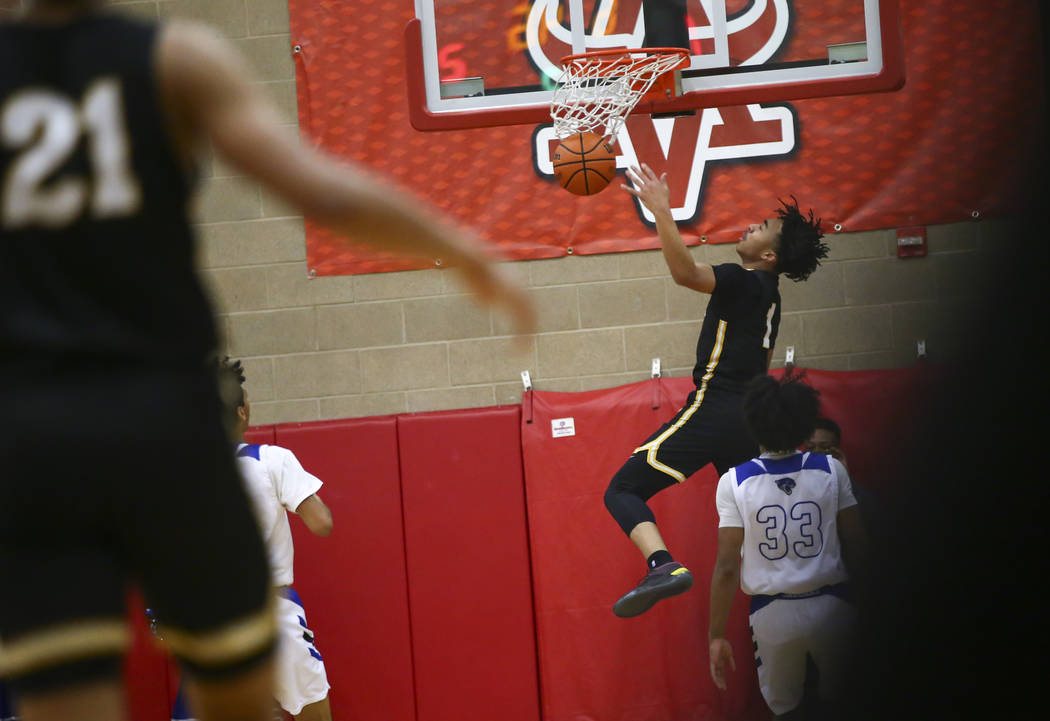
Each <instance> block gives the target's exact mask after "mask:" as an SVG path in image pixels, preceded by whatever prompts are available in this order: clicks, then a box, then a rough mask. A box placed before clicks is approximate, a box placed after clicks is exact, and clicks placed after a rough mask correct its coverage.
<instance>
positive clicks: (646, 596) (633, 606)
mask: <svg viewBox="0 0 1050 721" xmlns="http://www.w3.org/2000/svg"><path fill="white" fill-rule="evenodd" d="M669 578H670V579H671V580H670V581H669V582H668V583H666V584H664V585H662V586H656V587H650V588H647V589H645V590H643V591H638V590H633V591H629V592H628V593H626V594H624V596H623V597H622V598H620V600H619V601H617V602H616V603H615V604H613V613H614V614H616V615H617V616H619V617H620V618H631V617H632V616H640V615H641V614H643V613H645V612H646V611H648V610H649V609H650V608H652V607H653V606H655V605H656V603H657V601H662V600H663V599H665V598H670V597H671V596H677V595H678V594H680V593H685V592H686V591H688V590H689V589H690V588H692V587H693V574H692V573H690V572H689V571H686V572H685V573H679V574H678V575H676V576H669Z"/></svg>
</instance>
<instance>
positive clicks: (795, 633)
mask: <svg viewBox="0 0 1050 721" xmlns="http://www.w3.org/2000/svg"><path fill="white" fill-rule="evenodd" d="M819 407H820V404H819V400H818V393H817V391H816V390H815V389H814V388H812V387H811V386H809V385H806V384H805V383H803V382H802V379H801V377H799V376H796V375H791V374H788V375H786V376H785V377H784V378H783V379H782V380H779V381H778V380H776V379H775V378H773V377H771V376H768V375H762V376H759V377H757V378H755V379H754V380H753V381H752V382H751V383H750V385H749V387H748V392H747V395H746V398H745V400H744V410H745V414H746V418H747V424H748V427H749V428H750V429H751V432H752V433H753V434H754V437H755V439H756V440H757V441H758V443H759V446H760V447H761V451H762V453H761V455H759V456H758V457H757V458H753V459H751V460H750V461H747V462H746V463H744V464H742V465H739V466H736V467H735V468H731V469H730V470H729V471H728V472H727V473H725V474H724V475H723V476H722V477H721V479H720V480H719V482H718V490H717V491H716V495H715V502H716V504H717V506H718V517H719V527H718V557H717V560H716V562H715V568H714V571H713V573H712V575H711V617H710V624H709V626H708V640H709V645H710V647H709V652H710V662H711V677H712V678H713V679H714V682H715V685H716V686H718V688H720V689H723V690H724V689H725V688H726V666H727V665H729V666H730V667H731V668H734V669H735V661H734V659H733V649H732V647H731V646H730V644H729V641H727V640H726V637H725V633H726V624H727V623H728V620H729V610H730V607H731V606H732V603H733V597H734V596H735V594H736V589H737V586H738V585H739V586H740V587H741V588H742V589H743V591H744V593H746V594H748V595H750V596H751V613H750V626H751V629H752V631H751V632H752V637H753V639H754V649H755V664H756V665H757V666H758V682H759V687H760V688H761V690H762V696H763V697H764V698H765V700H766V703H767V704H768V705H769V708H770V709H771V710H772V711H773V713H775V714H776V715H777V716H785V715H787V714H789V713H791V714H792V715H791V716H789V718H803V717H806V718H810V716H803V714H807V713H811V711H810V710H808V709H806V710H799V708H798V707H799V705H800V704H801V702H802V696H803V688H804V684H805V680H806V662H807V657H809V659H810V661H811V663H812V665H813V666H815V667H816V669H817V673H818V674H819V684H818V686H817V694H818V696H819V698H820V699H821V702H822V704H823V706H822V707H821V708H819V709H817V710H815V711H814V712H813V713H815V714H817V715H816V716H813V717H818V718H822V717H823V716H822V715H821V714H830V715H828V716H827V718H835V716H834V713H833V708H834V702H835V701H836V700H837V699H836V690H837V687H838V684H839V679H837V678H836V674H837V673H839V672H840V671H841V669H842V667H843V665H844V664H843V659H844V654H845V652H846V651H848V646H847V644H848V640H849V636H850V633H851V631H852V624H853V623H854V621H855V619H856V610H855V608H854V606H853V605H852V604H851V603H850V602H849V601H847V600H846V599H847V598H848V597H849V588H848V586H847V581H848V580H849V578H850V574H849V573H847V567H848V568H849V569H851V571H853V572H854V575H855V574H856V570H857V569H859V568H862V565H861V564H862V563H863V562H864V557H865V555H866V553H867V549H866V546H867V540H866V537H865V533H864V528H863V524H862V522H861V519H860V513H859V511H858V509H857V502H856V500H855V499H854V497H853V491H852V489H851V487H850V480H849V475H848V474H847V472H846V468H845V466H843V465H842V464H841V463H840V462H839V461H837V460H836V459H834V458H833V457H831V456H827V455H822V454H816V453H808V452H799V451H797V450H795V449H796V448H798V446H800V445H801V444H802V443H803V442H804V441H805V440H806V439H807V438H809V436H810V433H811V432H812V430H813V424H814V422H815V420H816V417H817V411H818V409H819ZM741 555H742V556H743V558H742V559H741ZM847 560H848V563H847Z"/></svg>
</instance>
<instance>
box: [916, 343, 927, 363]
mask: <svg viewBox="0 0 1050 721" xmlns="http://www.w3.org/2000/svg"><path fill="white" fill-rule="evenodd" d="M915 350H916V352H917V353H918V355H919V360H926V341H925V340H919V341H916V343H915Z"/></svg>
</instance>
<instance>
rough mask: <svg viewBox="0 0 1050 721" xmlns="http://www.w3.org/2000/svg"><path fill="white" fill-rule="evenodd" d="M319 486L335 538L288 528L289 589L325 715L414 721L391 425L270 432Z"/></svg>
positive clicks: (353, 423)
mask: <svg viewBox="0 0 1050 721" xmlns="http://www.w3.org/2000/svg"><path fill="white" fill-rule="evenodd" d="M275 440H276V444H277V445H279V446H284V447H285V448H288V449H290V450H292V451H293V452H294V453H295V454H296V456H297V457H298V458H299V460H300V462H302V464H303V467H304V468H306V470H308V471H310V472H311V473H313V474H314V475H315V476H317V477H318V478H320V479H321V480H322V481H324V487H323V488H322V489H321V491H320V494H319V495H320V496H321V498H322V499H323V500H324V502H325V503H326V504H327V505H328V507H329V508H331V509H332V517H333V522H334V525H335V530H334V531H333V532H332V535H331V536H329V537H328V538H318V537H316V536H314V535H313V534H311V533H310V532H309V530H308V529H307V528H306V526H305V525H304V524H303V523H302V522H301V521H300V520H299V519H297V518H292V519H291V524H292V535H293V538H294V542H295V583H294V587H295V588H296V590H297V591H299V595H300V596H301V597H302V599H303V603H304V604H305V606H306V612H307V618H308V621H309V624H310V628H311V629H312V630H313V631H314V633H315V634H316V639H317V648H318V650H319V651H320V652H321V655H322V656H324V662H325V667H326V669H327V671H328V679H329V683H331V684H332V690H331V692H330V695H329V697H330V699H331V704H332V709H333V715H334V716H335V718H339V719H352V720H353V721H415V718H416V709H415V693H414V690H413V683H412V652H411V640H410V632H409V622H408V592H407V586H406V584H407V581H406V579H407V575H406V573H405V549H404V544H403V540H402V539H403V536H402V531H401V528H402V524H401V487H400V482H399V468H398V441H397V422H396V420H395V418H394V417H392V416H387V417H381V418H361V419H352V420H341V421H324V422H320V423H302V424H287V425H281V426H278V427H277V431H276V439H275Z"/></svg>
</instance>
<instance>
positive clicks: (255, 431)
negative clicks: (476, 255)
mask: <svg viewBox="0 0 1050 721" xmlns="http://www.w3.org/2000/svg"><path fill="white" fill-rule="evenodd" d="M275 438H277V426H252V427H251V428H249V429H248V430H247V431H245V432H244V442H245V443H266V444H269V445H274V442H275V441H274V439H275Z"/></svg>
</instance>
